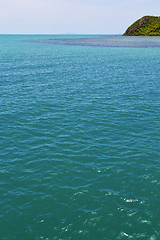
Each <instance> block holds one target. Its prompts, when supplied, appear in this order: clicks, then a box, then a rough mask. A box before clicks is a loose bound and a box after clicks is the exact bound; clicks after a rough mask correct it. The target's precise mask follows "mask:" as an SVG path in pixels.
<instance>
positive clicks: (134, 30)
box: [123, 16, 160, 36]
mask: <svg viewBox="0 0 160 240" xmlns="http://www.w3.org/2000/svg"><path fill="white" fill-rule="evenodd" d="M123 35H124V36H160V17H155V16H144V17H142V18H140V19H138V20H137V21H136V22H134V23H133V24H132V25H131V26H130V27H129V28H128V29H127V30H126V32H125V33H124V34H123Z"/></svg>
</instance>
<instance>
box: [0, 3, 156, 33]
mask: <svg viewBox="0 0 160 240" xmlns="http://www.w3.org/2000/svg"><path fill="white" fill-rule="evenodd" d="M159 14H160V1H159V0H0V34H122V33H124V32H125V30H126V28H127V27H128V26H129V25H130V24H132V23H133V22H134V21H135V20H137V19H139V18H141V17H142V16H145V15H154V16H159Z"/></svg>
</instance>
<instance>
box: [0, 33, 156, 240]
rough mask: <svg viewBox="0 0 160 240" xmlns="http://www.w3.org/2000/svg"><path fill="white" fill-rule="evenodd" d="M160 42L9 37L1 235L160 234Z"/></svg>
mask: <svg viewBox="0 0 160 240" xmlns="http://www.w3.org/2000/svg"><path fill="white" fill-rule="evenodd" d="M82 37H83V38H85V39H87V40H85V39H84V40H83V41H82V40H81V39H80V38H82ZM108 37H110V39H109V40H108ZM66 38H67V39H69V40H63V39H66ZM48 39H56V40H52V41H50V40H49V41H48ZM58 39H59V40H58ZM74 39H75V40H74ZM78 39H79V40H78ZM88 39H89V40H88ZM96 39H97V40H96ZM100 39H101V40H100ZM86 41H87V43H86ZM108 41H109V43H108ZM126 41H127V43H126ZM77 42H78V43H77ZM95 42H96V44H95ZM97 42H98V43H97ZM106 42H107V43H106ZM115 42H116V44H118V45H116V47H115ZM128 42H132V44H131V45H130V44H129V43H128ZM148 42H149V44H148ZM101 43H103V44H101ZM104 43H105V44H104ZM146 44H147V45H146ZM113 45H114V46H113ZM124 45H125V47H124ZM159 45H160V38H157V37H156V38H150V37H145V38H143V39H142V38H129V37H128V38H125V37H124V38H123V37H122V36H117V37H116V36H51V35H50V36H47V35H46V36H38V35H30V36H29V35H28V36H27V35H22V36H20V35H19V36H16V35H8V36H7V35H1V36H0V143H1V144H0V159H1V161H0V196H1V197H0V240H41V239H43V240H69V239H72V240H81V239H83V240H84V239H85V240H119V239H120V240H124V239H133V240H135V239H138V240H142V239H144V240H159V239H160V204H159V200H160V48H159V47H158V46H159ZM105 46H107V47H105ZM155 46H156V48H155Z"/></svg>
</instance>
